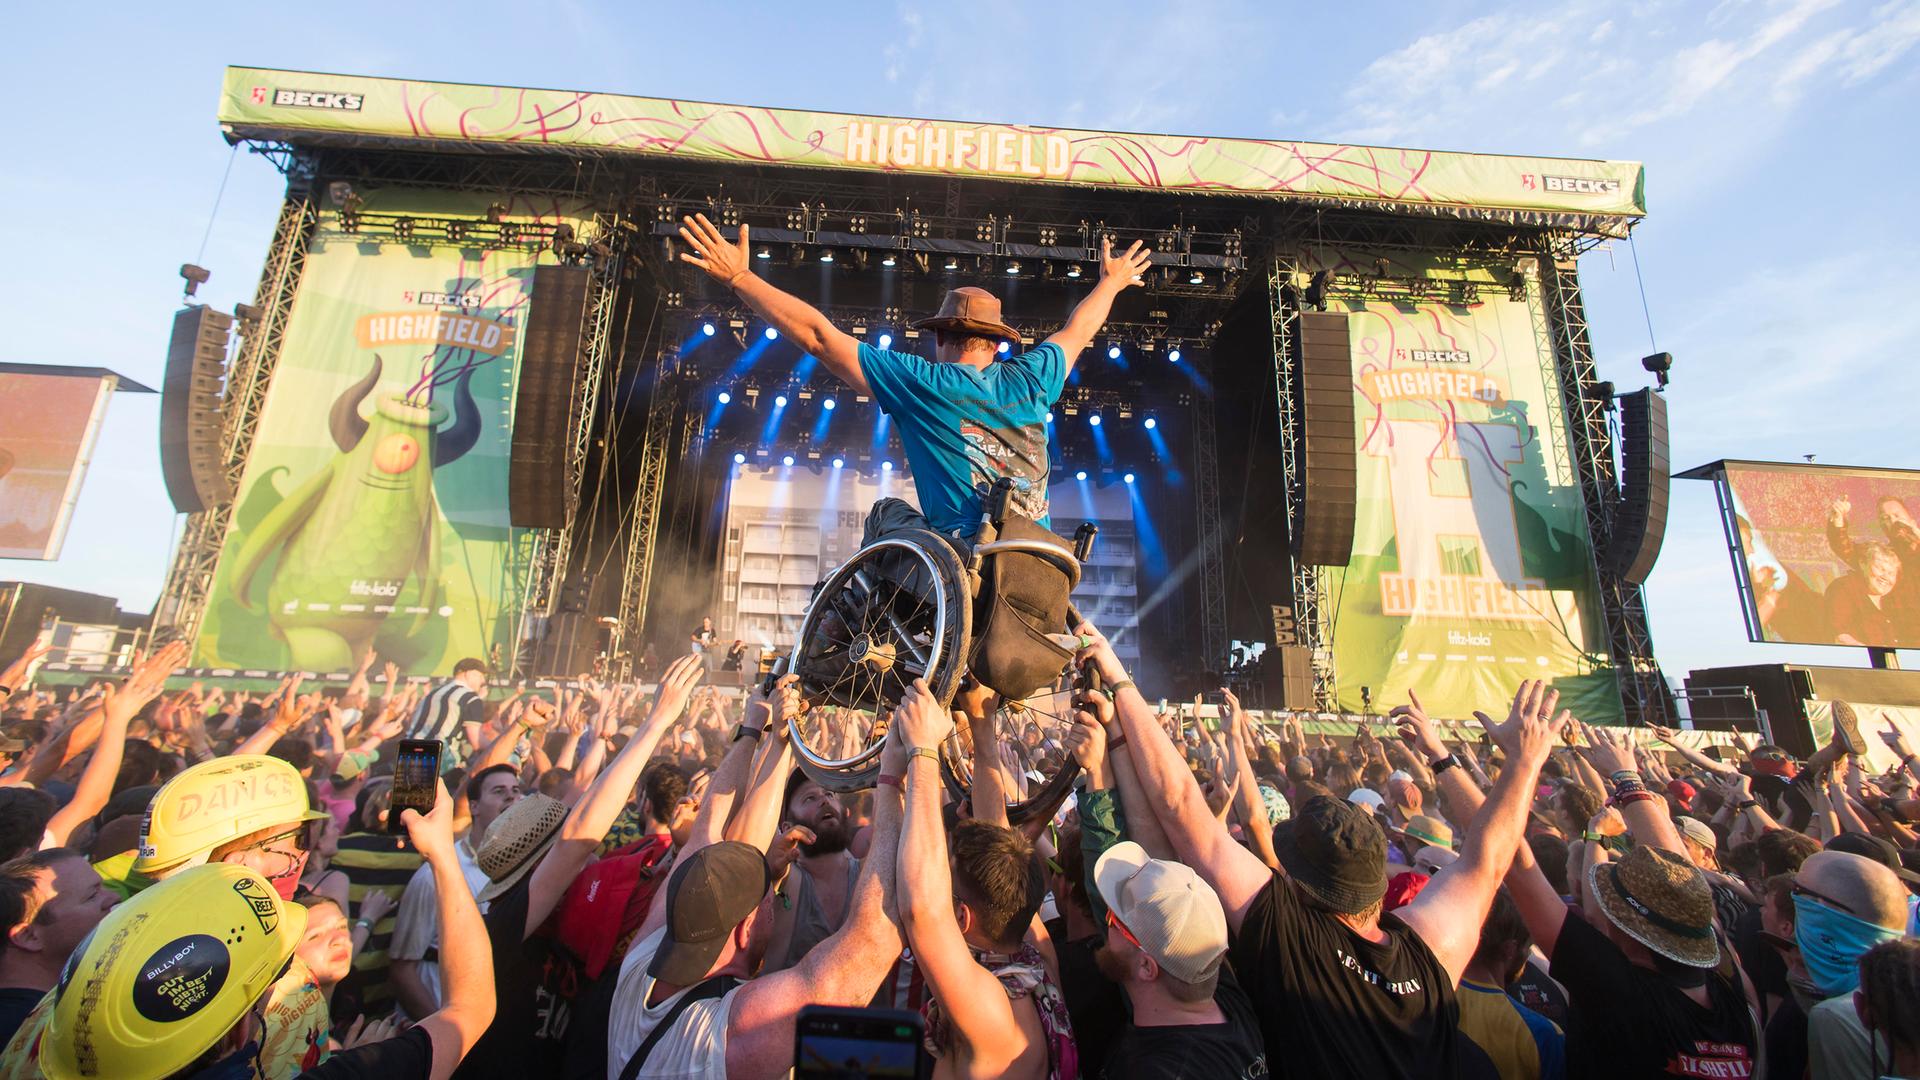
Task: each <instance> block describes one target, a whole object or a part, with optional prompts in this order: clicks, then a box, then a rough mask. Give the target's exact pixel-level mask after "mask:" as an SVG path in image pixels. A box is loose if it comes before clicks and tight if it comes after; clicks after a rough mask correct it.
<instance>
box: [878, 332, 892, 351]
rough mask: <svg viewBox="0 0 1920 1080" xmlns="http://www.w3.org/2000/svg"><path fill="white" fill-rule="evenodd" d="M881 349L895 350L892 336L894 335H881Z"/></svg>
mask: <svg viewBox="0 0 1920 1080" xmlns="http://www.w3.org/2000/svg"><path fill="white" fill-rule="evenodd" d="M880 348H882V349H891V348H893V335H892V334H881V335H880Z"/></svg>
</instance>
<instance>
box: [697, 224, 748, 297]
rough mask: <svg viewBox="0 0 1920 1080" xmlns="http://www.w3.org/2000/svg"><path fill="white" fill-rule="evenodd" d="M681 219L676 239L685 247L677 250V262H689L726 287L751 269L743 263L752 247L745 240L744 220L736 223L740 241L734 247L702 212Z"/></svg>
mask: <svg viewBox="0 0 1920 1080" xmlns="http://www.w3.org/2000/svg"><path fill="white" fill-rule="evenodd" d="M681 221H682V222H683V223H684V224H682V225H681V226H680V242H681V243H683V244H685V245H687V247H688V248H689V250H687V251H683V252H681V253H680V261H681V262H686V263H692V264H693V265H694V266H697V267H699V268H700V269H702V270H705V271H706V272H707V273H708V275H710V276H711V277H712V278H713V280H715V281H717V282H719V283H720V284H722V285H725V286H727V287H728V288H732V287H733V284H734V282H736V281H739V280H740V278H741V277H743V276H745V275H747V274H751V273H752V272H753V271H752V270H751V269H750V264H749V263H748V262H747V259H748V258H749V252H751V251H752V250H753V249H752V247H751V246H750V245H749V244H748V243H747V223H746V222H744V221H743V222H741V223H740V243H739V244H738V245H737V246H736V245H734V244H730V243H728V242H727V238H726V237H724V236H721V235H720V230H719V229H718V228H716V227H714V224H713V222H711V221H708V220H707V215H705V214H695V215H693V216H692V217H690V218H682V219H681Z"/></svg>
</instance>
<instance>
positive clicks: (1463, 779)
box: [1387, 690, 1491, 821]
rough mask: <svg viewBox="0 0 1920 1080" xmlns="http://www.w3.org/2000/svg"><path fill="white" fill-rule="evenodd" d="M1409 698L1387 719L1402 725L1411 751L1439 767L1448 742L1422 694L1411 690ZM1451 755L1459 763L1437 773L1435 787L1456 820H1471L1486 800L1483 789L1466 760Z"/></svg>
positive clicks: (1446, 754)
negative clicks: (1469, 773) (1421, 701)
mask: <svg viewBox="0 0 1920 1080" xmlns="http://www.w3.org/2000/svg"><path fill="white" fill-rule="evenodd" d="M1407 701H1408V704H1405V705H1396V706H1394V707H1393V709H1392V711H1390V712H1388V713H1387V718H1388V719H1390V720H1392V721H1393V722H1394V723H1396V724H1398V725H1399V728H1400V740H1401V741H1402V742H1404V743H1406V745H1407V750H1408V752H1409V753H1411V754H1412V756H1414V757H1415V758H1419V759H1421V760H1423V761H1425V762H1426V763H1427V767H1428V768H1429V769H1433V768H1436V767H1438V766H1439V765H1440V764H1441V763H1442V762H1444V761H1446V760H1447V759H1448V758H1449V756H1450V755H1449V754H1448V752H1447V744H1446V743H1445V742H1442V741H1441V739H1440V732H1439V730H1438V729H1437V728H1435V727H1434V726H1433V721H1432V720H1430V719H1428V717H1427V710H1426V709H1425V708H1424V707H1422V706H1421V704H1420V695H1418V694H1416V693H1414V692H1413V691H1412V690H1408V691H1407ZM1489 726H1491V725H1489ZM1451 756H1452V760H1453V761H1454V762H1456V763H1457V764H1452V765H1448V766H1447V767H1446V768H1444V769H1440V770H1439V771H1438V772H1437V773H1435V774H1434V777H1433V785H1434V789H1435V790H1436V791H1438V792H1439V793H1440V800H1441V802H1442V803H1444V804H1445V805H1446V807H1447V810H1448V812H1449V813H1451V814H1452V816H1453V820H1455V821H1471V820H1473V816H1474V815H1475V814H1477V813H1479V811H1480V803H1481V802H1482V801H1483V800H1482V797H1481V794H1480V788H1479V787H1478V786H1477V785H1475V784H1474V782H1473V779H1472V778H1471V777H1470V776H1468V775H1467V769H1466V764H1465V762H1462V761H1461V760H1460V758H1459V756H1458V755H1451Z"/></svg>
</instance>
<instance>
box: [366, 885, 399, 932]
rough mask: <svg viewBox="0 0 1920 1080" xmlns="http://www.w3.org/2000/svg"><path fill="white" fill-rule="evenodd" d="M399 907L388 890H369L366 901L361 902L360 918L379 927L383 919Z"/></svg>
mask: <svg viewBox="0 0 1920 1080" xmlns="http://www.w3.org/2000/svg"><path fill="white" fill-rule="evenodd" d="M398 906H399V904H398V903H396V902H395V901H394V899H393V897H392V896H390V895H388V893H387V890H385V889H368V890H367V896H366V899H364V900H362V901H360V918H362V919H365V920H367V921H368V922H370V923H373V924H375V925H376V926H377V925H379V923H380V920H381V919H384V918H386V917H387V915H388V913H390V912H392V911H393V909H394V908H396V907H398Z"/></svg>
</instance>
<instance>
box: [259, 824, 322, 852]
mask: <svg viewBox="0 0 1920 1080" xmlns="http://www.w3.org/2000/svg"><path fill="white" fill-rule="evenodd" d="M325 824H326V822H325V821H323V820H321V819H319V818H315V819H313V820H312V821H303V822H301V823H300V824H298V825H296V826H294V827H293V828H291V829H288V830H287V831H286V832H283V833H276V834H275V835H273V836H269V837H267V838H266V839H265V840H262V841H260V842H259V843H257V844H255V845H253V846H254V847H257V848H263V849H272V848H276V847H278V846H279V845H280V844H281V843H283V842H285V841H288V840H291V841H293V846H294V848H295V849H296V850H299V851H312V850H313V849H314V848H316V847H319V846H320V836H321V834H322V833H323V832H324V831H325V829H324V828H323V827H324V826H325Z"/></svg>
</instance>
